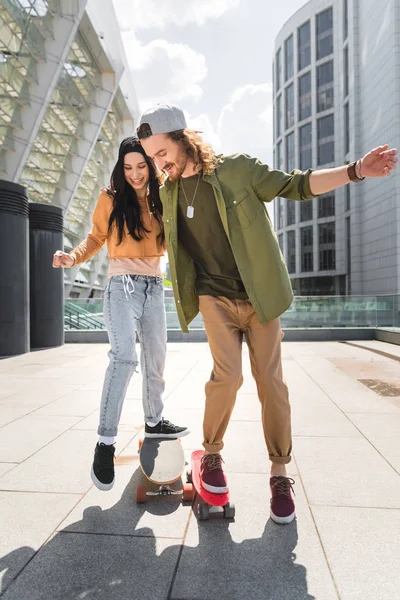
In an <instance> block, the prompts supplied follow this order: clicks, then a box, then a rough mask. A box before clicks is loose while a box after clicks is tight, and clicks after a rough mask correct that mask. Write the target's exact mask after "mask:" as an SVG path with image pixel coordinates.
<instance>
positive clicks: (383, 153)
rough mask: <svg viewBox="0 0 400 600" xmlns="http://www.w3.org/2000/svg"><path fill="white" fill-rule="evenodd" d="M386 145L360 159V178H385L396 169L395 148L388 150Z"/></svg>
mask: <svg viewBox="0 0 400 600" xmlns="http://www.w3.org/2000/svg"><path fill="white" fill-rule="evenodd" d="M388 147H389V146H388V144H385V145H384V146H379V147H378V148H374V150H371V151H370V152H368V154H366V155H365V156H364V157H363V158H362V159H361V176H362V177H386V176H387V175H390V171H392V170H393V169H395V168H396V163H397V148H392V149H391V150H388Z"/></svg>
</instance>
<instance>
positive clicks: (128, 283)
mask: <svg viewBox="0 0 400 600" xmlns="http://www.w3.org/2000/svg"><path fill="white" fill-rule="evenodd" d="M122 283H123V286H124V292H125V297H126V299H127V300H129V298H128V294H129V296H130V297H131V298H132V294H133V292H134V291H135V286H134V285H133V281H132V278H131V276H130V275H122Z"/></svg>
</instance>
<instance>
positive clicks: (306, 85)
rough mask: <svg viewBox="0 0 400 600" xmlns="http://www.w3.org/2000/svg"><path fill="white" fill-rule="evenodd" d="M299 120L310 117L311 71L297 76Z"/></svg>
mask: <svg viewBox="0 0 400 600" xmlns="http://www.w3.org/2000/svg"><path fill="white" fill-rule="evenodd" d="M298 90H299V121H302V120H303V119H307V118H308V117H311V71H309V72H308V73H305V75H302V76H301V77H299V85H298Z"/></svg>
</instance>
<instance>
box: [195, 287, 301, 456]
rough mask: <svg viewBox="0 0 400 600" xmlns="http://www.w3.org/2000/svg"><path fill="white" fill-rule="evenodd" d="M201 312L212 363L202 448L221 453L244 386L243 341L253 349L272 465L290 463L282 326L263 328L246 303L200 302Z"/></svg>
mask: <svg viewBox="0 0 400 600" xmlns="http://www.w3.org/2000/svg"><path fill="white" fill-rule="evenodd" d="M199 300H200V312H201V314H202V316H203V319H204V324H205V329H206V333H207V337H208V343H209V345H210V349H211V354H212V356H213V360H214V367H213V370H212V373H211V377H210V381H208V382H207V383H206V388H205V390H206V408H205V413H204V423H203V433H204V442H203V445H204V448H205V449H206V450H207V451H208V452H219V451H220V450H222V448H223V445H224V444H223V437H224V434H225V431H226V428H227V426H228V423H229V420H230V417H231V414H232V410H233V407H234V405H235V401H236V394H237V391H238V389H239V388H240V386H241V385H242V383H243V375H242V341H243V335H244V337H245V339H246V342H247V345H248V347H249V354H250V362H251V371H252V373H253V377H254V379H255V381H256V384H257V391H258V398H259V400H260V403H261V418H262V424H263V428H264V437H265V442H266V444H267V448H268V453H269V457H270V460H271V461H272V462H274V463H288V462H290V460H291V457H290V453H291V449H292V438H291V424H290V404H289V397H288V389H287V386H286V384H285V382H284V381H283V376H282V361H281V340H282V337H283V334H282V330H281V327H280V320H279V318H278V319H274V320H273V321H269V322H268V323H264V324H261V323H260V321H259V319H258V317H257V315H256V313H255V311H254V308H253V306H252V305H251V303H250V302H249V301H248V300H229V299H228V298H224V297H222V296H219V297H218V298H214V297H213V296H200V297H199Z"/></svg>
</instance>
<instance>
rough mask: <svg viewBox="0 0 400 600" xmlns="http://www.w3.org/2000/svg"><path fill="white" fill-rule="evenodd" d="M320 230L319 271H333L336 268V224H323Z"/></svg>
mask: <svg viewBox="0 0 400 600" xmlns="http://www.w3.org/2000/svg"><path fill="white" fill-rule="evenodd" d="M318 228H319V270H320V271H331V270H332V269H335V268H336V256H335V222H334V221H333V222H332V223H323V224H321V225H319V226H318Z"/></svg>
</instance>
